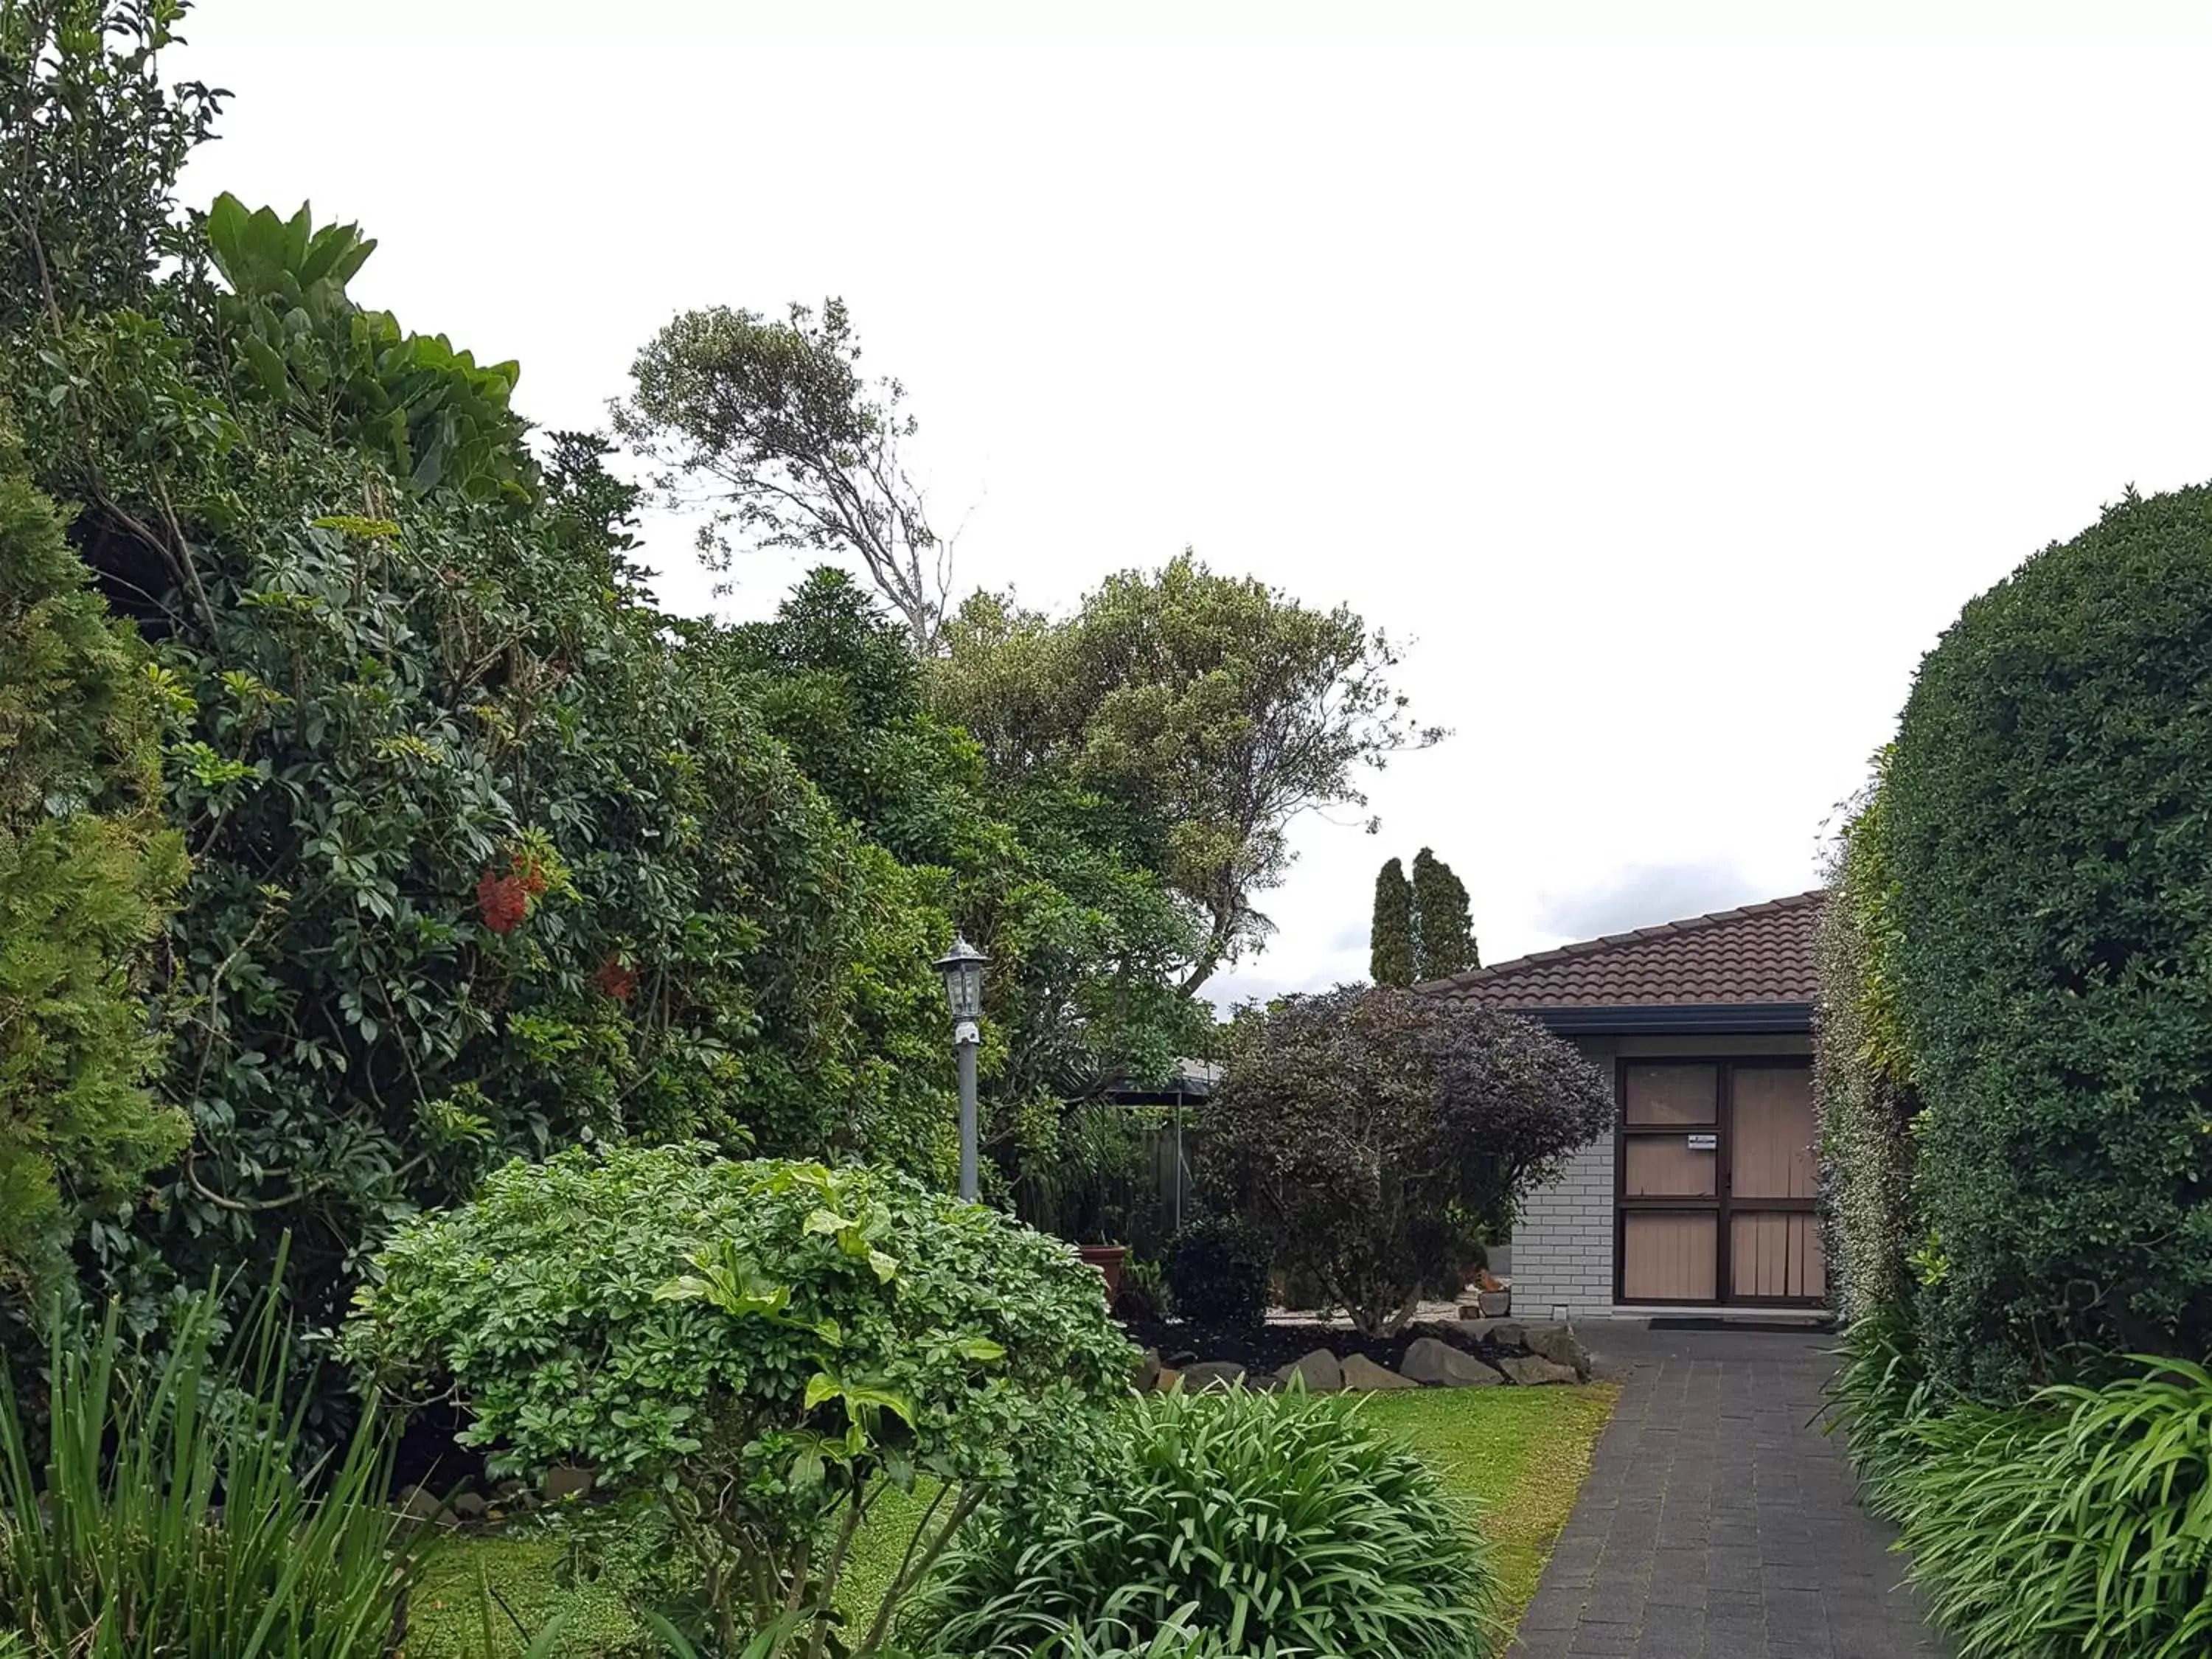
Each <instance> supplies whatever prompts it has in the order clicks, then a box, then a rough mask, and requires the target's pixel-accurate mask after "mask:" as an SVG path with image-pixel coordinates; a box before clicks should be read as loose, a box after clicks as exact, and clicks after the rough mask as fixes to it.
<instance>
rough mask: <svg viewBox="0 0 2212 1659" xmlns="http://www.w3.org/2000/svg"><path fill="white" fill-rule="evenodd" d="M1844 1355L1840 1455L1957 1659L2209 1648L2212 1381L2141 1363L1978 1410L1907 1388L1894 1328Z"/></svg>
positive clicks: (1924, 1385)
mask: <svg viewBox="0 0 2212 1659" xmlns="http://www.w3.org/2000/svg"><path fill="white" fill-rule="evenodd" d="M1846 1349H1847V1351H1846V1357H1845V1362H1844V1367H1843V1369H1842V1370H1841V1371H1840V1372H1839V1374H1838V1380H1837V1383H1836V1389H1835V1392H1836V1396H1837V1403H1838V1407H1839V1408H1840V1410H1841V1412H1842V1414H1843V1416H1844V1420H1845V1421H1846V1423H1847V1425H1848V1426H1849V1427H1850V1432H1851V1451H1852V1461H1853V1462H1854V1463H1855V1464H1856V1465H1857V1468H1858V1469H1859V1472H1860V1474H1861V1476H1862V1478H1863V1480H1865V1482H1866V1484H1867V1489H1868V1496H1869V1505H1870V1507H1872V1508H1874V1509H1875V1510H1877V1511H1878V1512H1879V1513H1881V1514H1883V1515H1885V1516H1888V1517H1889V1518H1890V1519H1892V1520H1893V1521H1895V1522H1897V1523H1898V1526H1899V1534H1900V1535H1899V1546H1898V1547H1899V1548H1900V1549H1903V1550H1906V1551H1909V1552H1911V1554H1912V1557H1913V1566H1912V1576H1913V1577H1914V1578H1915V1579H1917V1581H1918V1582H1919V1583H1921V1584H1922V1585H1923V1588H1924V1589H1925V1590H1926V1593H1927V1596H1928V1602H1929V1609H1930V1611H1931V1612H1932V1613H1934V1615H1935V1617H1936V1620H1937V1621H1938V1622H1939V1623H1941V1624H1942V1626H1944V1627H1945V1628H1946V1629H1947V1630H1948V1631H1949V1632H1952V1634H1953V1635H1954V1636H1955V1637H1956V1638H1958V1643H1959V1651H1960V1659H2185V1656H2197V1655H2201V1654H2203V1653H2204V1652H2206V1651H2207V1650H2212V1374H2208V1373H2207V1372H2206V1371H2205V1370H2203V1368H2202V1367H2200V1366H2197V1365H2193V1364H2189V1363H2187V1362H2185V1361H2179V1360H2160V1359H2151V1358H2144V1359H2141V1360H2138V1361H2136V1362H2134V1363H2133V1364H2131V1366H2130V1370H2128V1372H2127V1373H2126V1374H2124V1375H2122V1376H2118V1377H2117V1378H2115V1379H2114V1380H2112V1381H2110V1382H2108V1383H2106V1384H2105V1385H2104V1386H2103V1387H2101V1388H2088V1387H2085V1386H2081V1385H2078V1384H2066V1385H2059V1386H2055V1387H2052V1388H2050V1389H2045V1390H2043V1391H2041V1392H2040V1393H2039V1394H2038V1395H2035V1396H2034V1398H2033V1400H2032V1401H2030V1402H2029V1403H2027V1404H2026V1405H2022V1406H2014V1407H1991V1406H1986V1405H1983V1404H1981V1403H1979V1402H1978V1401H1970V1400H1960V1399H1957V1398H1956V1397H1954V1396H1949V1395H1945V1394H1943V1393H1942V1392H1940V1385H1938V1384H1933V1383H1929V1381H1928V1380H1926V1379H1924V1378H1923V1377H1921V1376H1919V1375H1918V1371H1917V1363H1916V1360H1915V1358H1914V1356H1913V1354H1912V1352H1911V1345H1910V1342H1909V1340H1906V1339H1905V1337H1904V1335H1903V1332H1902V1328H1901V1326H1900V1325H1899V1322H1897V1321H1896V1320H1895V1319H1894V1318H1893V1317H1889V1318H1883V1317H1877V1318H1875V1319H1870V1320H1868V1321H1864V1322H1862V1323H1861V1325H1860V1326H1858V1327H1856V1328H1854V1329H1853V1330H1852V1332H1851V1333H1850V1337H1849V1338H1848V1339H1847V1345H1846Z"/></svg>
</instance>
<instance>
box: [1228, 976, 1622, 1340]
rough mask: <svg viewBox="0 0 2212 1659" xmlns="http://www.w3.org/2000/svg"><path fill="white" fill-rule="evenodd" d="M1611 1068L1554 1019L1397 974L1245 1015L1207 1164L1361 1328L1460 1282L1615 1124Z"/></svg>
mask: <svg viewBox="0 0 2212 1659" xmlns="http://www.w3.org/2000/svg"><path fill="white" fill-rule="evenodd" d="M1612 1115H1613V1097H1612V1091H1610V1090H1609V1089H1607V1087H1606V1085H1605V1081H1604V1079H1602V1078H1601V1076H1600V1075H1599V1073H1598V1072H1597V1068H1596V1067H1595V1066H1592V1065H1591V1064H1590V1063H1589V1061H1588V1060H1584V1059H1583V1057H1582V1056H1581V1055H1580V1054H1577V1053H1576V1052H1575V1050H1574V1049H1572V1048H1570V1047H1569V1046H1568V1045H1567V1044H1565V1043H1564V1042H1560V1041H1559V1039H1558V1038H1557V1037H1554V1036H1551V1035H1550V1034H1549V1033H1548V1032H1547V1031H1545V1030H1542V1029H1541V1027H1539V1026H1537V1025H1535V1024H1532V1023H1531V1022H1529V1021H1528V1020H1524V1019H1519V1018H1514V1017H1512V1016H1510V1015H1504V1014H1496V1013H1492V1012H1488V1011H1487V1010H1484V1009H1479V1008H1474V1007H1468V1006H1462V1005H1460V1004H1457V1003H1454V1002H1452V1001H1450V1000H1448V999H1446V998H1443V997H1441V996H1435V995H1429V994H1422V993H1419V992H1415V991H1409V990H1401V989H1400V988H1398V987H1393V986H1376V987H1362V986H1346V987H1339V988H1338V989H1336V990H1334V991H1331V992H1328V993H1326V994H1322V995H1317V996H1298V997H1286V998H1285V999H1284V1000H1282V1001H1281V1002H1279V1003H1278V1004H1277V1005H1276V1006H1274V1007H1273V1008H1272V1009H1271V1010H1269V1011H1268V1012H1267V1014H1266V1015H1265V1016H1264V1017H1254V1018H1247V1019H1245V1020H1243V1021H1242V1022H1240V1023H1239V1025H1238V1028H1237V1031H1236V1033H1235V1036H1234V1038H1233V1040H1232V1045H1231V1050H1230V1054H1229V1060H1228V1066H1227V1069H1226V1071H1225V1075H1224V1076H1223V1079H1222V1081H1221V1085H1220V1086H1219V1087H1218V1089H1217V1090H1216V1091H1215V1092H1214V1096H1213V1099H1212V1103H1211V1104H1210V1106H1209V1107H1208V1109H1207V1115H1206V1137H1207V1139H1206V1176H1207V1179H1208V1180H1209V1181H1210V1182H1215V1183H1217V1184H1218V1186H1219V1187H1220V1188H1222V1189H1223V1191H1224V1195H1225V1196H1226V1197H1228V1198H1230V1199H1231V1200H1234V1202H1235V1206H1236V1207H1237V1210H1238V1211H1239V1212H1241V1213H1242V1214H1243V1215H1245V1216H1246V1217H1248V1218H1249V1219H1250V1220H1251V1221H1252V1223H1253V1224H1254V1225H1255V1226H1256V1227H1258V1228H1259V1230H1260V1231H1261V1234H1262V1235H1263V1236H1264V1237H1266V1238H1267V1242H1268V1245H1269V1247H1270V1254H1271V1255H1273V1260H1274V1263H1275V1266H1276V1267H1279V1268H1280V1269H1283V1270H1285V1271H1287V1272H1289V1273H1293V1274H1297V1275H1302V1276H1304V1277H1306V1278H1308V1279H1311V1280H1312V1281H1313V1282H1314V1283H1316V1285H1319V1286H1320V1287H1321V1290H1322V1293H1323V1294H1324V1295H1325V1296H1326V1297H1328V1298H1329V1299H1330V1300H1331V1301H1333V1302H1334V1303H1335V1304H1337V1305H1339V1306H1340V1307H1342V1308H1344V1309H1345V1310H1347V1311H1348V1312H1349V1313H1350V1314H1351V1315H1352V1318H1353V1320H1354V1322H1356V1323H1358V1326H1359V1328H1361V1329H1362V1330H1364V1331H1369V1332H1376V1331H1385V1330H1395V1329H1396V1328H1398V1327H1399V1326H1400V1325H1401V1324H1403V1323H1404V1322H1405V1321H1406V1320H1407V1318H1408V1317H1409V1316H1411V1314H1412V1312H1413V1304H1414V1302H1415V1300H1416V1298H1418V1297H1419V1296H1420V1295H1421V1294H1422V1293H1423V1292H1424V1291H1428V1290H1431V1288H1433V1289H1435V1290H1436V1291H1443V1292H1449V1291H1456V1290H1457V1289H1458V1288H1459V1286H1460V1284H1461V1282H1462V1279H1463V1278H1464V1267H1466V1265H1467V1263H1466V1260H1465V1257H1466V1254H1467V1252H1468V1248H1469V1246H1470V1244H1471V1243H1474V1242H1475V1241H1476V1240H1478V1239H1480V1238H1495V1237H1500V1236H1501V1235H1502V1233H1503V1232H1504V1229H1505V1228H1506V1226H1507V1225H1509V1224H1510V1220H1511V1217H1512V1212H1513V1206H1514V1205H1515V1203H1516V1201H1517V1200H1518V1198H1519V1195H1520V1194H1521V1193H1522V1191H1523V1190H1525V1188H1527V1187H1528V1184H1529V1183H1531V1182H1534V1181H1537V1180H1540V1179H1541V1178H1542V1176H1544V1174H1545V1173H1546V1172H1547V1170H1550V1169H1551V1168H1552V1167H1553V1165H1554V1164H1556V1162H1557V1161H1558V1160H1559V1158H1564V1157H1565V1155H1566V1154H1567V1153H1568V1152H1571V1151H1573V1150H1574V1148H1576V1147H1577V1146H1582V1145H1583V1143H1585V1142H1586V1141H1588V1140H1589V1139H1591V1138H1592V1137H1594V1136H1595V1135H1596V1134H1597V1133H1599V1132H1600V1131H1601V1130H1602V1129H1603V1128H1604V1127H1606V1126H1607V1124H1608V1123H1609V1122H1611V1121H1612Z"/></svg>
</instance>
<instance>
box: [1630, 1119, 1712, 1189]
mask: <svg viewBox="0 0 2212 1659" xmlns="http://www.w3.org/2000/svg"><path fill="white" fill-rule="evenodd" d="M1702 1139H1706V1140H1711V1139H1715V1137H1714V1136H1711V1135H1705V1136H1704V1137H1702ZM1626 1191H1627V1194H1628V1196H1629V1197H1631V1198H1712V1197H1715V1196H1717V1194H1719V1192H1720V1154H1719V1152H1717V1151H1716V1150H1715V1149H1714V1148H1712V1147H1711V1146H1707V1147H1704V1148H1699V1147H1695V1146H1692V1144H1691V1137H1690V1136H1688V1135H1686V1134H1679V1135H1631V1136H1630V1137H1629V1138H1628V1185H1627V1188H1626Z"/></svg>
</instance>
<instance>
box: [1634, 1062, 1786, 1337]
mask: <svg viewBox="0 0 2212 1659" xmlns="http://www.w3.org/2000/svg"><path fill="white" fill-rule="evenodd" d="M1619 1083H1620V1148H1619V1151H1620V1155H1619V1158H1617V1159H1616V1164H1617V1168H1618V1170H1619V1176H1618V1208H1617V1212H1616V1218H1615V1228H1614V1250H1615V1261H1616V1268H1617V1271H1616V1275H1615V1281H1614V1289H1615V1291H1616V1293H1617V1294H1618V1296H1619V1297H1620V1300H1621V1301H1623V1302H1632V1303H1633V1302H1650V1303H1699V1302H1708V1303H1752V1304H1759V1303H1777V1304H1781V1303H1789V1304H1809V1303H1817V1302H1818V1301H1820V1298H1821V1297H1822V1295H1823V1293H1824V1291H1825V1290H1826V1279H1825V1264H1824V1263H1823V1261H1822V1260H1821V1256H1820V1225H1819V1216H1818V1214H1817V1200H1816V1197H1815V1190H1814V1182H1815V1180H1816V1176H1817V1165H1816V1161H1815V1153H1814V1146H1813V1139H1814V1124H1813V1095H1812V1073H1811V1069H1810V1067H1809V1066H1808V1065H1807V1064H1806V1062H1804V1061H1803V1060H1787V1061H1764V1060H1624V1061H1622V1062H1621V1064H1620V1073H1619Z"/></svg>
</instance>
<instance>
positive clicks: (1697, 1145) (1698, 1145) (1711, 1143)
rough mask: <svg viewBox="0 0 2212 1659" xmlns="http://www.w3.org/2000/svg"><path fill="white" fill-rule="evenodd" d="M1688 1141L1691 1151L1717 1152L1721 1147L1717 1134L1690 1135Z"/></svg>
mask: <svg viewBox="0 0 2212 1659" xmlns="http://www.w3.org/2000/svg"><path fill="white" fill-rule="evenodd" d="M1689 1141H1690V1150H1691V1151H1692V1152H1718V1151H1719V1150H1720V1147H1721V1138H1720V1137H1719V1136H1718V1135H1692V1136H1690V1137H1689Z"/></svg>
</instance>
